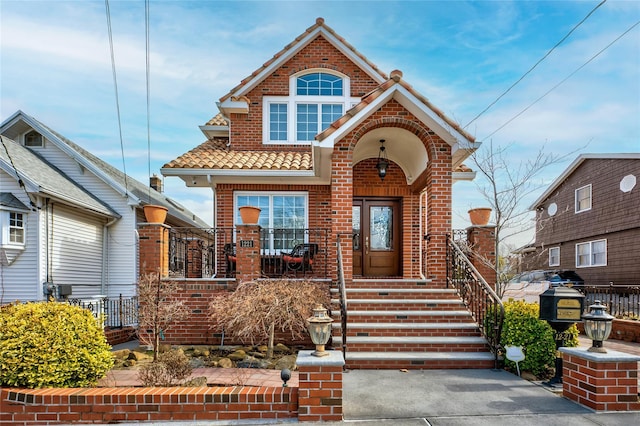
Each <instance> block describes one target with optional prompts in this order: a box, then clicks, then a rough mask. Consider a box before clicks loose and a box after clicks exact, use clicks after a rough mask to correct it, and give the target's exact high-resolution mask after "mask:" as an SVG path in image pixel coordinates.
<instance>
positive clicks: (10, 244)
mask: <svg viewBox="0 0 640 426" xmlns="http://www.w3.org/2000/svg"><path fill="white" fill-rule="evenodd" d="M27 213H28V212H26V211H23V210H15V209H0V247H3V248H17V249H22V248H24V247H25V245H26V243H27ZM12 214H16V215H18V214H19V215H22V219H21V220H22V226H12V224H11V222H12V219H11V215H12ZM12 229H19V230H22V241H21V242H16V241H10V239H11V230H12Z"/></svg>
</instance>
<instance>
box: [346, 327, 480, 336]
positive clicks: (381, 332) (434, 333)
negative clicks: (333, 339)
mask: <svg viewBox="0 0 640 426" xmlns="http://www.w3.org/2000/svg"><path fill="white" fill-rule="evenodd" d="M340 335H341V333H340V332H338V333H337V334H334V336H340ZM479 335H480V333H479V332H478V331H477V330H455V331H454V330H451V329H443V330H420V329H415V330H370V329H367V330H364V329H361V330H358V329H355V330H351V329H348V330H347V336H350V337H477V336H479Z"/></svg>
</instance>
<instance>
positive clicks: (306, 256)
mask: <svg viewBox="0 0 640 426" xmlns="http://www.w3.org/2000/svg"><path fill="white" fill-rule="evenodd" d="M317 253H318V244H315V243H304V244H298V245H296V246H295V247H294V248H293V250H292V251H291V252H289V253H285V252H282V253H281V256H282V269H283V273H284V274H287V273H288V272H293V273H295V274H296V275H297V274H298V272H302V273H303V274H304V273H305V272H313V261H314V258H315V256H316V254H317Z"/></svg>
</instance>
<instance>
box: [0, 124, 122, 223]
mask: <svg viewBox="0 0 640 426" xmlns="http://www.w3.org/2000/svg"><path fill="white" fill-rule="evenodd" d="M0 139H1V141H2V147H0V167H1V168H2V169H3V170H4V171H5V172H6V173H8V174H9V175H11V176H13V177H14V178H15V179H16V180H18V181H21V182H22V183H23V184H24V185H25V190H26V191H27V192H30V193H40V194H44V195H47V196H50V197H52V198H55V199H57V200H60V201H63V202H65V203H67V204H70V205H73V206H76V207H80V208H83V209H85V210H90V211H93V212H95V213H98V214H101V215H103V216H107V217H112V218H119V217H120V215H119V214H118V213H117V212H116V211H115V210H113V209H112V208H111V207H109V206H108V205H107V204H106V203H103V202H102V201H100V200H98V199H97V198H96V197H94V196H93V195H92V194H91V193H89V192H88V191H87V190H85V189H84V188H83V187H81V186H80V185H78V184H77V183H75V182H74V181H73V180H71V179H70V178H69V177H68V176H67V175H66V174H64V173H63V172H62V171H61V170H59V169H58V168H56V167H55V166H54V165H53V164H51V163H49V162H48V161H46V160H45V159H44V158H42V157H40V156H39V155H37V154H36V153H34V152H33V151H31V150H30V149H28V148H25V147H23V146H22V145H21V144H19V143H17V142H15V141H13V140H11V139H9V138H6V137H4V136H0ZM16 171H17V172H16Z"/></svg>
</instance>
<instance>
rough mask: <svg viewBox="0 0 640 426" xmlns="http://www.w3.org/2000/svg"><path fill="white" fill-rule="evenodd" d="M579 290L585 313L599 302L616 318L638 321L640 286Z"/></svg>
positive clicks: (639, 316)
mask: <svg viewBox="0 0 640 426" xmlns="http://www.w3.org/2000/svg"><path fill="white" fill-rule="evenodd" d="M580 290H582V291H583V292H584V295H585V303H584V308H585V311H588V309H589V305H591V304H593V303H595V301H596V300H599V301H600V302H601V303H602V304H603V305H605V306H606V307H607V312H608V313H609V314H611V315H613V316H614V317H616V318H627V319H636V320H637V319H640V286H617V285H608V286H586V287H584V288H582V289H580Z"/></svg>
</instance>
